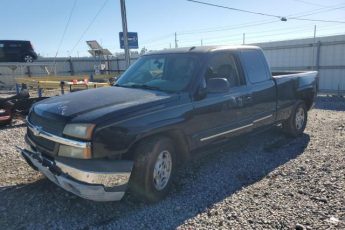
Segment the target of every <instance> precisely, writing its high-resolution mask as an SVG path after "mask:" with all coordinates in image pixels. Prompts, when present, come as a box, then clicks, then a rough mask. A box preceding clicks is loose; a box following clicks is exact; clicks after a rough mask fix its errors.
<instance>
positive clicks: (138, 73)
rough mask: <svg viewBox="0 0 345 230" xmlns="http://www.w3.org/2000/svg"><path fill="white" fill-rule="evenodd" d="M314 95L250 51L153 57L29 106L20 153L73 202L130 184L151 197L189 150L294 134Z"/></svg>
mask: <svg viewBox="0 0 345 230" xmlns="http://www.w3.org/2000/svg"><path fill="white" fill-rule="evenodd" d="M317 89H318V77H317V72H316V71H310V72H280V73H271V72H270V68H269V66H268V64H267V61H266V59H265V57H264V54H263V52H262V50H261V49H260V48H258V47H254V46H238V47H227V46H215V47H189V48H179V49H172V50H164V51H160V52H153V53H149V54H146V55H143V56H141V57H140V58H139V59H138V60H137V61H136V62H135V63H134V64H133V65H132V66H130V68H129V69H128V70H127V71H126V72H125V73H124V74H123V75H122V76H121V77H120V79H119V80H118V81H117V82H116V84H115V85H114V86H113V87H108V88H100V89H93V90H87V91H82V92H76V93H71V94H68V95H65V96H61V97H53V98H50V99H47V100H43V101H41V102H38V103H36V104H35V105H34V106H33V107H32V109H31V112H30V113H29V115H28V120H27V125H28V130H27V135H26V142H27V144H28V147H27V149H22V151H21V153H22V155H23V157H24V158H25V159H26V160H27V162H28V164H30V165H31V166H32V167H33V168H34V169H36V170H39V171H41V172H42V173H43V174H45V175H46V176H47V177H48V178H49V179H50V180H51V181H53V182H54V183H56V184H57V185H59V186H61V187H62V188H64V189H65V190H67V191H69V192H72V193H74V194H76V195H78V196H80V197H83V198H87V199H91V200H96V201H110V200H119V199H121V198H122V197H123V195H124V193H125V191H126V189H127V185H129V188H130V189H131V190H132V191H133V194H135V195H137V196H138V197H140V198H143V199H145V200H149V201H157V200H160V199H162V198H164V197H165V196H166V195H167V193H168V192H169V190H170V186H171V181H172V177H173V175H174V173H175V172H176V168H177V167H178V166H180V165H182V162H184V161H186V160H187V159H189V158H190V156H191V154H192V153H193V152H194V151H193V150H197V149H200V148H202V147H204V146H206V145H210V144H219V143H220V142H223V141H227V140H229V139H230V138H233V137H234V136H238V135H242V134H245V133H248V132H252V131H258V130H263V129H264V128H265V127H271V126H273V125H277V124H282V129H283V130H284V131H285V132H286V133H287V134H289V135H291V136H293V137H296V136H298V135H301V134H302V133H303V131H304V129H305V127H306V124H307V111H308V110H309V109H311V108H312V106H313V103H314V99H315V97H316V95H317Z"/></svg>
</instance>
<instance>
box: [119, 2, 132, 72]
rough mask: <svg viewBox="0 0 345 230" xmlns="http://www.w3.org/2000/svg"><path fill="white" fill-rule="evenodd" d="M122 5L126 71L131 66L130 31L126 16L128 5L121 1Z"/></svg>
mask: <svg viewBox="0 0 345 230" xmlns="http://www.w3.org/2000/svg"><path fill="white" fill-rule="evenodd" d="M120 4H121V17H122V30H123V31H122V32H123V44H124V48H125V60H126V69H127V68H128V67H129V65H130V62H131V61H130V60H131V59H130V56H129V55H130V54H129V47H128V29H127V16H126V3H125V0H120Z"/></svg>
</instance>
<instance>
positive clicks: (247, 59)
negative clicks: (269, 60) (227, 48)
mask: <svg viewBox="0 0 345 230" xmlns="http://www.w3.org/2000/svg"><path fill="white" fill-rule="evenodd" d="M241 55H242V59H243V64H244V68H245V71H246V73H247V76H248V78H249V81H250V82H251V83H259V82H263V81H267V80H269V79H270V74H269V73H268V72H267V68H266V66H267V64H266V63H265V62H264V60H265V56H264V55H263V54H262V53H261V52H259V51H257V50H245V51H242V52H241Z"/></svg>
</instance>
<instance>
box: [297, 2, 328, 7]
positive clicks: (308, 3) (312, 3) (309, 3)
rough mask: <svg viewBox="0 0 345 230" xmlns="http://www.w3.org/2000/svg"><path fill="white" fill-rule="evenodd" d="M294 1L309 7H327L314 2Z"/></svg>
mask: <svg viewBox="0 0 345 230" xmlns="http://www.w3.org/2000/svg"><path fill="white" fill-rule="evenodd" d="M293 1H295V2H301V3H304V4H307V5H313V6H322V7H327V6H325V5H321V4H317V3H314V2H308V1H303V0H293Z"/></svg>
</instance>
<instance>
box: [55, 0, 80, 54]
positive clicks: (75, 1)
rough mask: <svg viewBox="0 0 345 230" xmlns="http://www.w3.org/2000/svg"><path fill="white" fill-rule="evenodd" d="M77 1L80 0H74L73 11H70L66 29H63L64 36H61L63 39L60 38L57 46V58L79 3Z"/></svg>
mask: <svg viewBox="0 0 345 230" xmlns="http://www.w3.org/2000/svg"><path fill="white" fill-rule="evenodd" d="M77 1H78V0H74V2H73V5H72V8H71V11H70V13H69V16H68V19H67V22H66V25H65V28H64V30H63V33H62V36H61V39H60V42H59V45H58V48H57V50H56V53H55V58H56V57H57V55H58V53H59V51H60V48H61V45H62V42H63V40H64V39H65V35H66V32H67V28H68V26H69V24H70V22H71V18H72V14H73V12H74V9H75V6H76V5H77Z"/></svg>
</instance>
